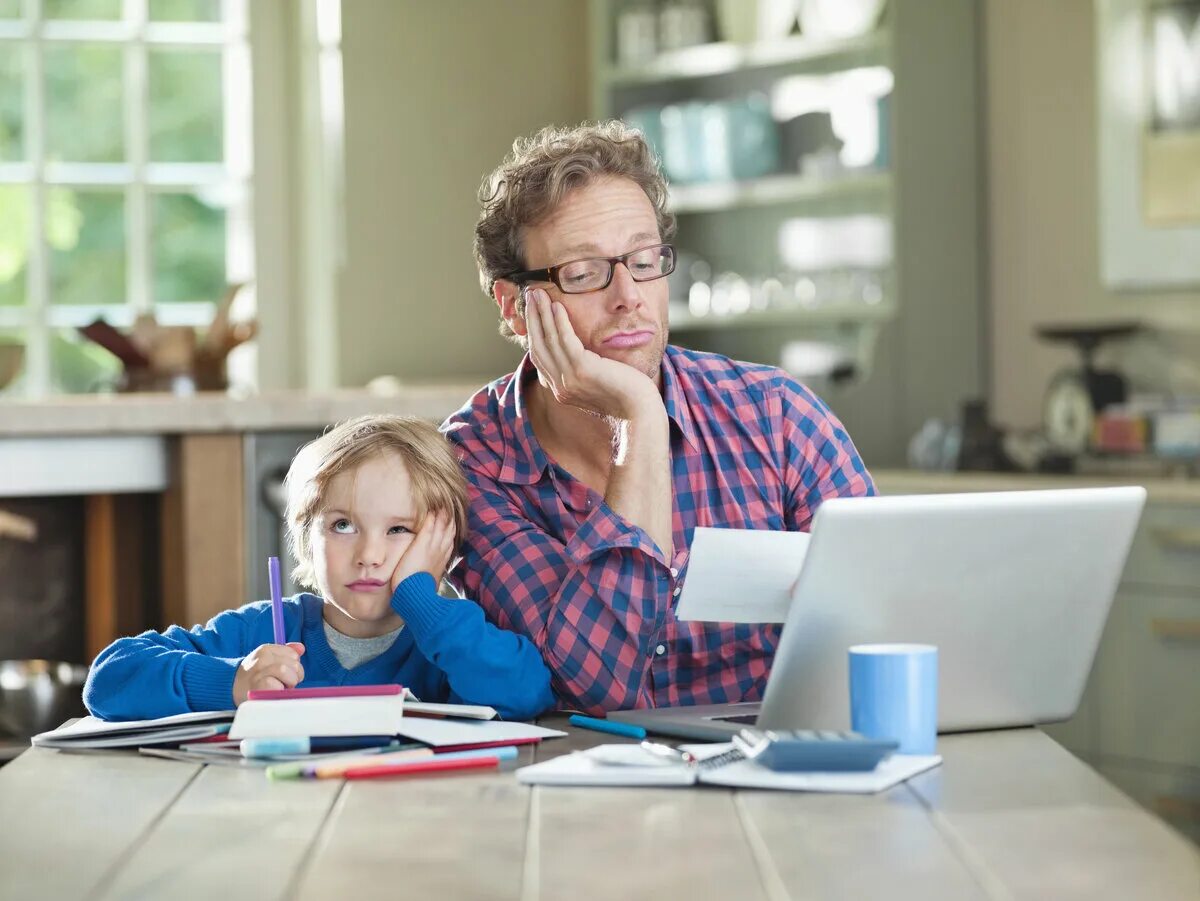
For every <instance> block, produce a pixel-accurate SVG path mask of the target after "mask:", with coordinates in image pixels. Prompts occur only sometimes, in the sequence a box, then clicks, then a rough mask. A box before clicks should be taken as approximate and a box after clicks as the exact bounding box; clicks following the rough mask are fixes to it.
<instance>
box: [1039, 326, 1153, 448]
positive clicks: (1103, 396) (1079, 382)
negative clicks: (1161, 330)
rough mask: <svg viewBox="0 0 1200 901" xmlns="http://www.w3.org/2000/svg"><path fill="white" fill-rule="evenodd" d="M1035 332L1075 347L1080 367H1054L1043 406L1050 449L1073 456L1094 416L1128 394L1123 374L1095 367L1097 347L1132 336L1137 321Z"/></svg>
mask: <svg viewBox="0 0 1200 901" xmlns="http://www.w3.org/2000/svg"><path fill="white" fill-rule="evenodd" d="M1036 331H1037V336H1038V337H1039V338H1042V339H1043V340H1045V341H1050V342H1052V343H1061V344H1071V345H1074V347H1075V349H1076V350H1078V351H1079V355H1080V358H1081V361H1082V365H1081V366H1079V367H1078V368H1075V367H1071V368H1067V369H1062V370H1059V371H1058V372H1057V373H1056V374H1055V375H1054V377H1053V378H1052V379H1051V380H1050V384H1049V386H1048V387H1047V388H1046V396H1045V400H1044V401H1043V405H1042V427H1043V429H1044V430H1045V435H1046V440H1047V441H1048V442H1049V444H1050V446H1051V448H1053V450H1054V451H1055V452H1056V453H1058V454H1061V455H1063V456H1066V457H1071V458H1074V457H1078V456H1080V455H1082V454H1084V453H1086V452H1087V450H1088V448H1089V447H1090V446H1091V443H1092V429H1093V426H1094V425H1095V422H1096V416H1097V414H1099V413H1100V411H1101V410H1103V409H1104V408H1105V407H1109V406H1112V405H1114V404H1122V403H1124V402H1125V401H1126V400H1127V399H1128V397H1129V382H1128V380H1127V379H1126V378H1125V376H1124V375H1122V374H1121V373H1120V372H1117V371H1116V370H1112V369H1098V368H1096V365H1095V356H1096V350H1097V349H1098V348H1099V347H1100V345H1101V344H1103V343H1104V342H1105V341H1111V340H1121V339H1125V338H1128V337H1131V336H1132V335H1135V334H1137V333H1138V332H1140V331H1142V325H1141V324H1140V323H1137V322H1120V323H1112V324H1109V325H1102V326H1091V327H1085V326H1038V328H1037V330H1036Z"/></svg>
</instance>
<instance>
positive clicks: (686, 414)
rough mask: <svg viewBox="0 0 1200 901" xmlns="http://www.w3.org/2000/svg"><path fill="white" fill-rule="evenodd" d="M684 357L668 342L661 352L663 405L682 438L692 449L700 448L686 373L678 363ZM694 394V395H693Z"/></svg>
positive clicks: (683, 360) (683, 359) (684, 359)
mask: <svg viewBox="0 0 1200 901" xmlns="http://www.w3.org/2000/svg"><path fill="white" fill-rule="evenodd" d="M681 362H686V358H685V357H684V356H683V354H682V353H681V352H680V350H679V348H677V347H674V346H672V345H670V344H668V345H667V351H666V353H664V354H663V361H662V377H663V405H664V406H665V407H666V408H667V417H668V418H669V419H670V420H671V422H672V423H674V425H675V427H676V428H677V429H679V434H680V435H682V436H683V440H684V441H686V442H687V443H688V444H690V445H691V447H692V450H696V451H698V450H699V449H700V440H699V437H698V436H697V434H696V423H695V421H694V420H693V419H692V408H691V406H690V405H689V404H688V401H687V397H688V389H689V387H691V386H689V385H688V384H687V377H686V373H681V372H680V370H679V364H680V363H681ZM693 396H694V395H693Z"/></svg>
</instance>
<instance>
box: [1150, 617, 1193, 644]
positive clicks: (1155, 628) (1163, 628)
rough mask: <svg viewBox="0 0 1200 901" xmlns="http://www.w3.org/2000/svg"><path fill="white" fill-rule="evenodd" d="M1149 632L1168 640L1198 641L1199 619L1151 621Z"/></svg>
mask: <svg viewBox="0 0 1200 901" xmlns="http://www.w3.org/2000/svg"><path fill="white" fill-rule="evenodd" d="M1150 630H1151V631H1152V632H1153V633H1154V634H1155V635H1156V636H1158V637H1159V638H1166V639H1168V640H1170V639H1174V640H1176V641H1200V619H1152V620H1150Z"/></svg>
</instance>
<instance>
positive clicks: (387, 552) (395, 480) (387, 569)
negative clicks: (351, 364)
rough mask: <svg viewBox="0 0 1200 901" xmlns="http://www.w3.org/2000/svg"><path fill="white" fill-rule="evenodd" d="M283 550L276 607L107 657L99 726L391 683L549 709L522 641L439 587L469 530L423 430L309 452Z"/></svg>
mask: <svg viewBox="0 0 1200 901" xmlns="http://www.w3.org/2000/svg"><path fill="white" fill-rule="evenodd" d="M286 487H287V498H288V502H287V527H288V544H289V547H290V549H291V551H292V555H293V556H294V557H295V558H296V561H297V563H298V564H299V565H298V566H297V568H296V571H295V576H296V578H297V580H298V581H299V582H300V583H301V584H304V585H307V586H309V587H312V588H315V589H317V590H318V591H319V592H320V597H318V596H317V595H315V594H307V593H302V594H299V595H297V596H296V597H294V598H287V599H285V600H284V620H285V622H286V631H287V637H288V643H287V644H283V645H280V644H273V643H272V638H273V633H272V624H271V604H270V602H269V601H260V602H258V603H254V604H247V605H246V606H244V607H242V608H241V609H239V610H228V611H226V612H224V613H221V614H218V615H217V616H215V617H213V619H212V620H211V621H210V622H209V623H208V625H206V626H204V627H200V626H196V627H194V628H192V629H191V630H185V629H182V628H180V627H179V626H171V627H170V628H169V629H167V630H166V631H165V632H162V633H159V632H144V633H142V634H141V635H137V636H135V637H132V638H122V639H119V640H118V641H115V642H113V644H111V645H110V646H109V647H108V648H106V649H105V650H104V651H102V652H101V653H100V655H99V656H98V657H97V658H96V661H95V663H93V664H92V669H91V672H90V673H89V674H88V680H87V684H86V685H85V686H84V690H83V695H84V701H85V703H86V704H87V706H88V709H89V710H90V711H91V712H92V714H93V715H95V716H97V717H100V718H101V719H106V720H127V719H148V718H153V717H161V716H168V715H171V714H176V713H186V712H188V711H199V710H226V709H229V708H231V707H233V706H236V705H238V704H241V703H242V701H244V700H246V693H247V692H248V691H250V690H251V689H260V688H292V687H294V686H298V685H303V686H317V685H364V684H372V683H397V684H400V685H404V686H407V687H408V688H410V689H411V690H412V691H413V693H414V694H415V695H416V696H417V697H419V698H420V699H421V700H422V701H451V702H457V703H465V704H486V705H490V706H493V707H495V708H496V709H497V711H498V712H499V713H500V715H501V716H503V717H505V718H506V719H529V718H532V717H534V716H536V715H537V714H539V713H541V712H542V711H544V710H546V709H547V708H549V707H551V706H552V705H553V703H554V697H553V695H552V694H551V692H550V674H549V672H548V671H547V669H546V665H545V664H544V663H543V662H542V658H541V655H540V654H539V653H538V651H537V649H536V648H535V647H534V646H533V644H531V643H530V642H529V640H528V639H526V638H525V637H524V636H520V635H517V634H515V633H513V632H505V631H502V630H501V629H498V628H496V627H495V626H493V625H492V624H491V623H489V622H487V621H486V620H485V619H484V616H483V611H482V610H481V609H480V608H479V607H478V606H477V605H475V604H474V603H472V602H470V601H466V600H447V599H445V598H442V597H439V596H438V594H437V585H438V582H439V580H440V579H441V577H442V575H443V573H445V571H446V567H447V566H448V565H449V562H450V559H451V557H453V556H454V552H455V550H456V548H457V547H458V544H459V542H460V541H461V540H462V536H463V533H464V531H465V529H466V503H467V499H466V484H465V481H464V479H463V475H462V472H461V470H460V469H459V465H458V461H457V460H456V459H455V457H454V454H453V452H452V451H451V449H450V446H449V444H448V443H447V442H446V440H445V439H444V438H443V437H442V436H441V435H440V434H439V433H438V431H437V430H436V429H435V428H434V427H433V426H432V425H430V424H428V423H426V422H423V421H421V420H418V419H412V418H407V417H400V416H364V417H361V418H359V419H355V420H352V421H349V422H345V423H342V424H341V425H338V426H336V427H334V428H333V429H332V430H330V431H329V432H328V433H326V434H325V435H323V436H322V437H320V438H318V439H316V440H315V441H313V442H311V443H309V444H307V445H306V446H305V447H303V448H302V449H301V450H300V452H299V453H298V454H297V455H296V458H295V459H294V460H293V461H292V465H291V468H290V469H289V470H288V474H287V481H286Z"/></svg>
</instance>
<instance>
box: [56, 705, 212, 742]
mask: <svg viewBox="0 0 1200 901" xmlns="http://www.w3.org/2000/svg"><path fill="white" fill-rule="evenodd" d="M233 717H234V712H233V711H232V710H220V711H213V712H204V713H181V714H179V715H177V716H165V717H162V718H161V719H155V720H129V721H127V722H121V723H106V722H104V720H98V719H96V718H95V717H94V716H85V717H84V718H83V719H81V720H78V721H77V722H74V723H72V724H71V725H70V726H66V727H64V728H62V729H55V730H53V731H52V732H43V733H41V734H40V735H35V736H34V737H33V745H34V747H37V748H59V749H64V750H65V749H72V748H73V749H77V750H84V749H87V750H95V749H98V748H139V747H142V746H144V745H164V744H177V743H179V742H183V741H195V740H196V739H199V738H208V737H209V736H211V735H220V734H221V733H223V732H224V731H226V729H227V728H228V724H229V723H230V722H231V721H232V720H233Z"/></svg>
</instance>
